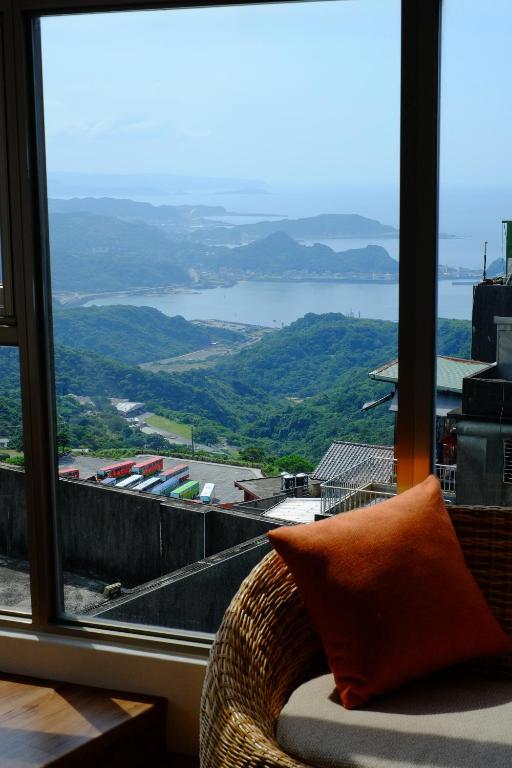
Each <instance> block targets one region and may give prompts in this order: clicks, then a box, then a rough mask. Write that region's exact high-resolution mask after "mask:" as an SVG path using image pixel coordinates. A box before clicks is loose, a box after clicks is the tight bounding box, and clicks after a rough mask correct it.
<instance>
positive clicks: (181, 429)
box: [146, 415, 192, 440]
mask: <svg viewBox="0 0 512 768" xmlns="http://www.w3.org/2000/svg"><path fill="white" fill-rule="evenodd" d="M146 424H149V426H150V427H155V429H165V431H166V432H172V434H173V435H179V436H180V437H184V438H186V439H187V440H191V439H192V428H191V427H189V425H188V424H180V423H179V422H178V421H172V420H171V419H166V418H165V416H156V415H153V416H150V417H149V418H148V419H146Z"/></svg>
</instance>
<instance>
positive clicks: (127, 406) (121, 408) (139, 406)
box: [116, 401, 145, 418]
mask: <svg viewBox="0 0 512 768" xmlns="http://www.w3.org/2000/svg"><path fill="white" fill-rule="evenodd" d="M144 409H145V403H130V402H128V401H123V402H121V403H117V405H116V410H117V412H118V413H119V414H121V416H125V417H126V418H131V417H132V416H137V414H140V413H143V412H144Z"/></svg>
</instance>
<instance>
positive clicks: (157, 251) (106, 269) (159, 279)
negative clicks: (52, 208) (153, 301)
mask: <svg viewBox="0 0 512 768" xmlns="http://www.w3.org/2000/svg"><path fill="white" fill-rule="evenodd" d="M189 251H190V246H184V245H182V246H179V245H178V244H176V243H174V242H173V241H171V240H169V239H168V238H167V237H166V236H165V234H164V233H163V232H162V231H160V230H159V229H157V227H152V226H150V225H149V224H145V223H143V222H132V221H122V220H121V219H118V218H115V217H107V216H95V215H93V214H90V213H54V214H51V215H50V252H51V265H52V286H53V289H54V290H55V291H77V292H80V293H86V292H88V291H119V290H121V291H122V290H127V289H128V288H135V287H142V288H145V287H153V286H162V285H171V284H173V285H186V284H189V282H190V280H189V277H188V274H187V272H186V270H185V269H184V268H183V267H182V266H180V264H179V262H180V261H185V262H186V255H187V253H188V252H189Z"/></svg>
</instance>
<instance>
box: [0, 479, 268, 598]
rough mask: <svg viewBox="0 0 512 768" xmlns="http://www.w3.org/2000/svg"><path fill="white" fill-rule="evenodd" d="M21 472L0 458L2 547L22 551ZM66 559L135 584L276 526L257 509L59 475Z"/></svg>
mask: <svg viewBox="0 0 512 768" xmlns="http://www.w3.org/2000/svg"><path fill="white" fill-rule="evenodd" d="M24 478H25V474H24V472H23V470H20V469H19V468H16V467H6V466H0V502H1V503H0V553H3V554H5V555H8V556H11V557H17V558H23V559H25V558H26V557H27V537H26V505H25V488H24ZM59 516H60V527H61V539H62V548H63V559H64V567H65V568H66V569H67V570H69V571H71V572H73V573H77V574H80V575H83V576H93V577H95V578H98V579H100V580H102V581H106V582H114V581H120V582H121V583H122V584H123V586H125V587H129V588H131V587H135V586H137V585H140V584H144V583H145V582H148V581H151V580H153V579H156V578H158V577H160V576H163V575H165V574H167V573H171V572H173V571H176V570H179V569H181V568H184V567H185V566H187V565H190V564H191V563H194V562H196V561H197V560H202V559H204V558H205V557H208V556H210V555H213V554H215V553H216V552H221V551H223V550H225V549H229V548H230V547H233V546H235V545H237V544H241V543H242V542H244V541H248V540H249V539H253V538H254V537H256V536H259V535H261V534H263V533H265V532H266V531H267V530H269V529H270V528H274V527H275V526H276V525H277V524H278V523H275V522H274V523H269V522H266V521H263V520H261V519H260V518H259V517H258V516H256V515H255V516H253V517H251V516H250V515H245V514H243V513H238V514H236V513H234V512H232V511H223V510H218V509H212V508H211V507H208V506H206V505H204V506H203V505H200V504H188V505H187V504H185V503H182V502H178V501H176V502H175V501H172V502H171V501H167V500H166V501H164V502H163V501H161V500H160V499H159V498H158V497H156V496H151V495H150V494H139V493H137V492H133V491H129V490H128V491H123V490H116V489H115V488H105V487H104V486H98V485H96V484H93V483H87V482H81V481H73V480H65V479H61V480H60V482H59Z"/></svg>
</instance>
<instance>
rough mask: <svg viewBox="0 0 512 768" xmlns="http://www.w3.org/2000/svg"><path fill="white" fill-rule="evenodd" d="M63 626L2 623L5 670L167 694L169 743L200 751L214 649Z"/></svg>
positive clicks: (1, 650) (171, 746)
mask: <svg viewBox="0 0 512 768" xmlns="http://www.w3.org/2000/svg"><path fill="white" fill-rule="evenodd" d="M60 629H61V628H59V627H57V628H56V631H55V632H38V631H36V630H34V629H32V628H30V627H26V626H23V623H20V624H19V625H18V626H17V627H14V626H11V627H1V628H0V658H1V659H2V670H3V671H4V672H8V673H12V674H18V675H29V676H32V677H40V678H46V679H50V680H65V681H69V682H73V683H80V684H84V685H92V686H98V687H102V688H113V689H117V690H121V691H134V692H137V693H146V694H152V695H157V696H163V697H165V698H166V699H167V700H168V703H169V706H168V719H167V743H168V748H169V749H170V750H173V751H176V752H182V753H185V754H197V751H198V740H199V704H200V697H201V689H202V685H203V679H204V674H205V671H206V665H207V656H208V650H209V649H208V647H207V646H206V645H202V646H201V647H199V645H198V644H194V643H193V642H190V643H188V642H186V641H183V642H177V641H174V640H168V641H166V640H160V641H159V642H158V648H157V647H156V644H154V645H153V648H152V649H149V648H148V646H147V638H143V642H142V643H138V642H137V641H138V638H137V637H136V636H134V635H131V636H130V638H131V643H129V642H127V641H126V640H125V638H123V642H119V641H117V642H116V640H114V639H113V637H112V633H111V632H109V633H108V640H107V637H105V639H103V640H101V639H99V636H98V631H97V630H94V637H93V636H92V635H90V634H89V633H88V631H87V629H86V630H85V631H81V636H77V633H76V632H74V633H73V634H70V633H69V631H67V632H65V633H63V632H61V631H60ZM66 629H67V628H66ZM105 634H107V633H105ZM195 645H197V646H198V647H194V646H195ZM164 649H165V650H164Z"/></svg>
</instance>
